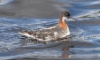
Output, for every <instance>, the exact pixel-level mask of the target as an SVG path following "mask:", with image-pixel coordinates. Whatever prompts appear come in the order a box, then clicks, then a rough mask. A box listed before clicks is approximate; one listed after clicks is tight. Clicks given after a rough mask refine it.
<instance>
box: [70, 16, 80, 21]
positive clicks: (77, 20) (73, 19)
mask: <svg viewBox="0 0 100 60" xmlns="http://www.w3.org/2000/svg"><path fill="white" fill-rule="evenodd" d="M70 18H71V19H73V20H75V21H76V22H78V20H77V19H76V18H73V17H70Z"/></svg>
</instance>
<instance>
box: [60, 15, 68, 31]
mask: <svg viewBox="0 0 100 60" xmlns="http://www.w3.org/2000/svg"><path fill="white" fill-rule="evenodd" d="M60 27H61V28H62V29H63V30H66V28H67V23H66V22H64V21H63V20H62V15H61V16H60Z"/></svg>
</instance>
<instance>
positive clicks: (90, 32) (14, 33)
mask: <svg viewBox="0 0 100 60" xmlns="http://www.w3.org/2000/svg"><path fill="white" fill-rule="evenodd" d="M8 2H9V1H8ZM64 10H68V11H69V12H70V13H71V15H72V17H74V18H77V19H78V22H76V21H75V20H72V19H69V20H68V21H67V23H68V26H69V29H70V31H71V37H70V38H69V39H65V40H67V42H65V41H55V42H47V43H41V42H38V41H31V40H27V39H22V37H21V35H20V34H19V33H18V32H19V31H20V30H23V29H24V30H36V29H42V28H45V27H49V26H52V25H55V24H57V23H58V22H59V15H60V12H61V11H64ZM24 58H27V60H28V59H29V58H30V59H38V60H39V59H45V60H46V59H54V60H55V59H57V60H58V59H61V60H63V59H71V60H77V59H81V60H86V59H87V60H99V59H100V1H99V0H95V1H94V0H48V1H47V0H41V1H39V0H30V1H28V0H21V1H20V0H10V2H9V3H5V5H3V4H2V5H1V6H0V59H16V60H17V59H23V60H24Z"/></svg>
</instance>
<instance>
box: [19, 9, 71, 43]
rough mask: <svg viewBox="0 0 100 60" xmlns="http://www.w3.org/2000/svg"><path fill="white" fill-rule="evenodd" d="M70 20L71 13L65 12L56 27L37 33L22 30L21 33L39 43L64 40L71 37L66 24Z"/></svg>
mask: <svg viewBox="0 0 100 60" xmlns="http://www.w3.org/2000/svg"><path fill="white" fill-rule="evenodd" d="M69 18H71V16H70V13H69V12H68V11H64V12H62V13H61V14H60V21H59V23H58V24H57V25H55V26H52V27H49V28H44V29H41V30H37V31H25V30H22V31H20V32H19V33H20V34H22V35H24V36H27V37H31V38H33V39H36V40H39V41H52V40H57V39H60V38H64V37H67V36H68V35H70V31H69V27H68V25H67V22H66V20H67V19H69Z"/></svg>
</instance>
